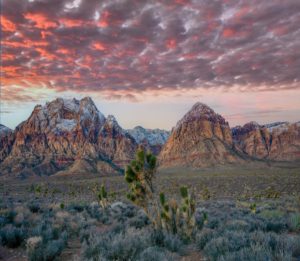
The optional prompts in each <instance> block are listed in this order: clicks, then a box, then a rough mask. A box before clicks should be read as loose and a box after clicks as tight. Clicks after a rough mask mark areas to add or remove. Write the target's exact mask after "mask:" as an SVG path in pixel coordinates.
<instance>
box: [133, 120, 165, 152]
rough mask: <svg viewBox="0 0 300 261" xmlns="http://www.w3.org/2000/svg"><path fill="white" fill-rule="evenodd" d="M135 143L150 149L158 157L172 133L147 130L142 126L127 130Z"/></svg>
mask: <svg viewBox="0 0 300 261" xmlns="http://www.w3.org/2000/svg"><path fill="white" fill-rule="evenodd" d="M127 133H129V134H130V135H131V136H132V137H133V138H134V139H135V141H136V142H137V143H138V144H140V145H142V146H144V147H145V148H147V149H149V150H150V151H152V153H154V154H155V155H158V154H159V153H160V151H161V149H162V146H163V145H164V144H165V143H166V141H167V139H168V138H169V136H170V132H169V131H166V130H161V129H145V128H143V127H141V126H137V127H135V128H133V129H129V130H127Z"/></svg>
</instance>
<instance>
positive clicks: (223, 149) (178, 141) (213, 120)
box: [159, 103, 240, 167]
mask: <svg viewBox="0 0 300 261" xmlns="http://www.w3.org/2000/svg"><path fill="white" fill-rule="evenodd" d="M232 148H233V141H232V134H231V129H230V128H229V125H228V123H227V122H226V121H225V119H224V118H223V117H222V116H221V115H219V114H217V113H215V112H214V111H213V110H212V109H211V108H209V107H208V106H207V105H205V104H202V103H196V104H195V105H194V106H193V107H192V109H191V110H190V111H189V112H188V113H187V114H186V115H185V116H184V117H183V118H182V119H181V120H180V121H179V122H178V123H177V125H176V127H175V128H174V129H173V130H172V133H171V135H170V137H169V139H168V141H167V142H166V144H165V145H164V147H163V149H162V151H161V153H160V155H159V159H160V165H161V167H175V166H190V167H202V166H211V165H215V164H225V163H233V162H237V161H240V158H239V157H238V156H237V155H236V153H235V152H234V151H233V150H232Z"/></svg>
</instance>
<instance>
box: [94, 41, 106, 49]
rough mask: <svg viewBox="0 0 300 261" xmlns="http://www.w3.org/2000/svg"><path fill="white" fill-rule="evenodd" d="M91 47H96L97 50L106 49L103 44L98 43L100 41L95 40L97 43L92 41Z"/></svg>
mask: <svg viewBox="0 0 300 261" xmlns="http://www.w3.org/2000/svg"><path fill="white" fill-rule="evenodd" d="M93 47H94V48H95V49H96V50H99V51H104V50H106V48H105V46H104V45H103V44H102V43H100V42H97V43H94V44H93Z"/></svg>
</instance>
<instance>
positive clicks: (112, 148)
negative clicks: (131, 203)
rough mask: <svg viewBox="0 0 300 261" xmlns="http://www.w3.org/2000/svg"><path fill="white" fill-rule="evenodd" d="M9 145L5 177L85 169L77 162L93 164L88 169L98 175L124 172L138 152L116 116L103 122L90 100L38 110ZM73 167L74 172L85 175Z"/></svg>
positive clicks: (60, 102)
mask: <svg viewBox="0 0 300 261" xmlns="http://www.w3.org/2000/svg"><path fill="white" fill-rule="evenodd" d="M11 143H12V144H10V143H9V142H7V145H5V146H6V147H7V148H9V149H7V150H6V151H9V153H7V152H6V153H4V152H3V153H2V150H1V155H2V154H3V156H1V157H2V161H3V162H2V164H1V167H0V168H1V172H2V173H15V174H16V173H21V174H24V175H25V174H39V175H41V174H46V175H50V174H53V173H56V172H58V171H60V170H66V169H68V168H71V167H72V166H73V165H74V164H75V163H76V164H75V165H74V166H81V167H83V166H86V164H78V162H77V161H80V162H82V161H86V162H91V163H92V165H93V167H92V168H88V169H89V170H90V169H92V170H93V171H95V172H99V171H100V172H101V171H102V170H107V169H114V170H117V171H120V170H121V169H122V168H123V167H124V164H125V163H126V162H128V161H129V160H130V159H132V158H133V156H134V151H135V149H136V147H137V144H136V142H135V140H134V139H133V138H132V137H131V136H129V135H128V134H126V132H125V131H124V130H123V129H122V128H121V127H120V126H119V125H118V123H117V121H116V120H115V119H114V118H113V117H112V116H109V117H108V118H105V117H104V115H103V114H102V113H101V112H99V111H98V109H97V108H96V106H95V104H94V102H93V101H92V99H91V98H89V97H86V98H83V99H82V100H76V99H71V100H69V99H62V98H58V99H56V100H54V101H52V102H49V103H47V104H46V105H45V106H41V105H37V106H36V107H35V108H34V110H33V112H32V114H31V116H30V117H29V118H28V119H27V120H26V121H24V122H22V123H21V124H20V125H19V126H17V128H16V129H15V131H14V133H13V138H12V142H11ZM5 144H6V143H5ZM1 148H2V147H1ZM97 161H102V163H101V164H96V162H97ZM87 164H88V163H87ZM106 165H107V166H106ZM74 166H73V167H72V168H71V169H72V170H73V171H74V172H76V171H79V170H80V171H82V170H81V169H80V168H81V167H80V168H75V167H74Z"/></svg>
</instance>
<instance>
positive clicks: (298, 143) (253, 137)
mask: <svg viewBox="0 0 300 261" xmlns="http://www.w3.org/2000/svg"><path fill="white" fill-rule="evenodd" d="M232 134H233V140H234V144H235V147H236V149H237V150H239V151H241V152H243V153H245V154H246V155H248V156H250V157H251V158H254V159H264V160H275V161H295V160H299V159H300V123H299V122H298V123H294V124H291V123H288V122H276V123H272V124H266V125H259V124H257V123H255V122H250V123H247V124H245V125H244V126H243V127H241V126H238V127H235V128H233V129H232Z"/></svg>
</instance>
